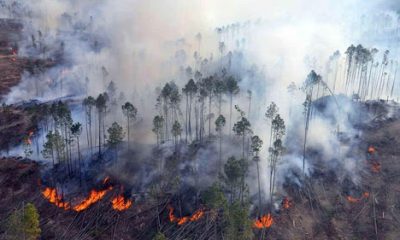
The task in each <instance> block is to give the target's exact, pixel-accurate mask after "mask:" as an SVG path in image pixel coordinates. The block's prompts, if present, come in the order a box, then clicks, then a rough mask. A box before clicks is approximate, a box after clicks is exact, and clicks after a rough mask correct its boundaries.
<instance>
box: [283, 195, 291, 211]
mask: <svg viewBox="0 0 400 240" xmlns="http://www.w3.org/2000/svg"><path fill="white" fill-rule="evenodd" d="M281 204H282V208H283V209H289V208H291V207H292V205H293V203H292V201H290V200H289V198H288V197H284V198H283V200H282V203H281Z"/></svg>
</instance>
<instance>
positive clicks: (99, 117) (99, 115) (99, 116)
mask: <svg viewBox="0 0 400 240" xmlns="http://www.w3.org/2000/svg"><path fill="white" fill-rule="evenodd" d="M98 119H99V157H101V110H100V109H99V113H98Z"/></svg>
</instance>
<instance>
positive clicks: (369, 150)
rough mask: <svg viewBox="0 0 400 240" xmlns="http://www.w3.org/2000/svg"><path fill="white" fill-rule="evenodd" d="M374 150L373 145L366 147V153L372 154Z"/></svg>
mask: <svg viewBox="0 0 400 240" xmlns="http://www.w3.org/2000/svg"><path fill="white" fill-rule="evenodd" d="M375 152H376V149H375V148H374V147H373V146H369V147H368V153H369V154H374V153H375Z"/></svg>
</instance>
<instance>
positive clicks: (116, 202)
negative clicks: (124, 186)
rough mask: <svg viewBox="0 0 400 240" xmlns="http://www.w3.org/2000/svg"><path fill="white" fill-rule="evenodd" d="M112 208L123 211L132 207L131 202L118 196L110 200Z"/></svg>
mask: <svg viewBox="0 0 400 240" xmlns="http://www.w3.org/2000/svg"><path fill="white" fill-rule="evenodd" d="M111 203H112V208H113V209H115V210H117V211H124V210H126V209H128V208H130V207H131V206H132V201H131V200H129V199H126V200H125V198H124V197H123V196H122V195H118V196H116V197H115V198H113V200H111Z"/></svg>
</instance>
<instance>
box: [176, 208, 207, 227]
mask: <svg viewBox="0 0 400 240" xmlns="http://www.w3.org/2000/svg"><path fill="white" fill-rule="evenodd" d="M168 209H169V214H168V216H169V221H170V222H176V223H177V224H178V225H179V226H180V225H183V224H185V223H187V222H196V221H198V220H199V219H200V218H202V217H203V216H204V210H203V209H198V210H196V212H194V213H193V214H192V216H190V217H189V216H185V217H181V218H178V217H176V216H175V215H174V208H173V207H171V206H169V207H168Z"/></svg>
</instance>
